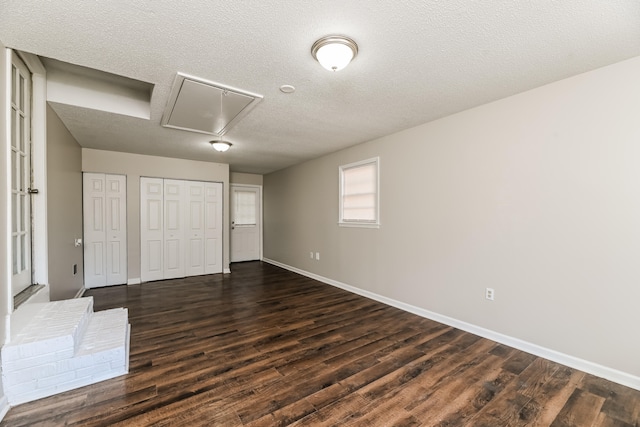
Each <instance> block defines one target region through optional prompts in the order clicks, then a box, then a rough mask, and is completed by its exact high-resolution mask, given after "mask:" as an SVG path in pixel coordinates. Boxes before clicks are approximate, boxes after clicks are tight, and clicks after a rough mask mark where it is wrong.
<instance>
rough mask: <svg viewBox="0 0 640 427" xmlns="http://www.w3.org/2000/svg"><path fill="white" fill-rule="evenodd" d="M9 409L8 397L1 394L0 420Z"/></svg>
mask: <svg viewBox="0 0 640 427" xmlns="http://www.w3.org/2000/svg"><path fill="white" fill-rule="evenodd" d="M9 409H11V406H10V405H9V399H7V396H5V395H2V396H1V397H0V421H2V419H3V418H4V416H5V415H7V412H9Z"/></svg>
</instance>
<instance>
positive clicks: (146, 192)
mask: <svg viewBox="0 0 640 427" xmlns="http://www.w3.org/2000/svg"><path fill="white" fill-rule="evenodd" d="M140 190H141V191H140V214H141V215H140V237H141V261H142V266H141V267H142V268H141V280H142V281H143V282H147V281H151V280H161V279H172V278H177V277H186V276H197V275H202V274H213V273H221V272H222V184H221V183H215V182H202V181H184V180H175V179H162V178H144V177H142V178H140Z"/></svg>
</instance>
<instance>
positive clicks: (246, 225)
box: [231, 185, 262, 262]
mask: <svg viewBox="0 0 640 427" xmlns="http://www.w3.org/2000/svg"><path fill="white" fill-rule="evenodd" d="M261 216H262V215H261V191H260V187H254V186H244V185H232V186H231V262H239V261H251V260H257V259H260V252H261V247H260V246H261V240H262V239H261V237H262V236H261V235H262V231H261V229H262V226H261V225H262V224H261V223H262V221H261Z"/></svg>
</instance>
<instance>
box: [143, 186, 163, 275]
mask: <svg viewBox="0 0 640 427" xmlns="http://www.w3.org/2000/svg"><path fill="white" fill-rule="evenodd" d="M163 200H164V196H163V180H162V179H161V178H140V260H141V268H140V280H141V281H143V282H149V281H151V280H162V279H164V269H163V262H162V260H163V254H162V253H163V248H164V231H163V212H164V201H163Z"/></svg>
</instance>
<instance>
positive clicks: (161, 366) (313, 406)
mask: <svg viewBox="0 0 640 427" xmlns="http://www.w3.org/2000/svg"><path fill="white" fill-rule="evenodd" d="M232 270H233V273H232V274H231V275H226V276H223V275H212V276H201V277H192V278H187V279H180V280H167V281H162V282H155V283H145V284H142V285H134V286H117V287H111V288H103V289H95V290H91V291H88V292H87V293H86V295H92V296H93V297H94V299H95V309H96V311H97V310H102V309H107V308H112V307H121V306H124V307H127V308H128V309H129V319H130V322H131V359H130V360H131V366H130V373H129V374H128V375H125V376H122V377H119V378H116V379H113V380H109V381H105V382H102V383H99V384H96V385H93V386H89V387H84V388H81V389H77V390H73V391H70V392H67V393H63V394H60V395H57V396H53V397H50V398H46V399H41V400H38V401H35V402H31V403H27V404H23V405H20V406H17V407H15V408H12V409H11V410H10V411H9V413H8V414H7V415H6V416H5V418H4V421H3V422H2V423H1V424H0V425H2V426H62V425H78V426H111V425H118V426H120V425H121V426H278V425H293V426H338V425H339V426H342V425H354V426H385V427H386V426H491V427H494V426H558V427H560V426H601V427H605V426H606V427H614V426H616V427H629V426H639V425H640V392H639V391H635V390H632V389H629V388H626V387H623V386H620V385H617V384H614V383H611V382H608V381H605V380H602V379H599V378H596V377H593V376H591V375H588V374H585V373H583V372H580V371H576V370H574V369H570V368H567V367H565V366H562V365H558V364H556V363H553V362H550V361H547V360H544V359H541V358H538V357H534V356H532V355H530V354H527V353H524V352H521V351H518V350H515V349H512V348H509V347H506V346H504V345H500V344H497V343H495V342H492V341H489V340H487V339H484V338H480V337H477V336H474V335H472V334H469V333H466V332H462V331H460V330H457V329H454V328H451V327H449V326H445V325H442V324H439V323H436V322H433V321H430V320H427V319H423V318H421V317H418V316H415V315H412V314H409V313H405V312H403V311H400V310H398V309H395V308H392V307H388V306H385V305H383V304H381V303H378V302H375V301H372V300H369V299H367V298H363V297H360V296H357V295H354V294H350V293H348V292H346V291H343V290H340V289H337V288H334V287H331V286H329V285H325V284H322V283H319V282H316V281H314V280H311V279H308V278H305V277H302V276H299V275H296V274H293V273H291V272H288V271H285V270H282V269H280V268H277V267H274V266H271V265H268V264H263V263H260V262H251V263H242V264H234V265H233V266H232Z"/></svg>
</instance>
